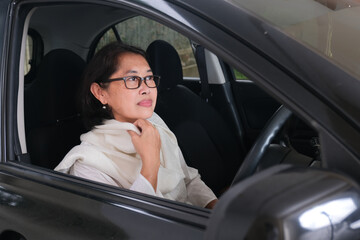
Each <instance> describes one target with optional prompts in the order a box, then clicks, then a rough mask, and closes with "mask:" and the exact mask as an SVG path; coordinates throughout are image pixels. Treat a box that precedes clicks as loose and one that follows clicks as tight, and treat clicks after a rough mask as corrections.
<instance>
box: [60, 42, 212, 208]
mask: <svg viewBox="0 0 360 240" xmlns="http://www.w3.org/2000/svg"><path fill="white" fill-rule="evenodd" d="M159 80H160V77H158V76H153V75H152V71H151V69H150V67H149V64H148V62H147V60H146V57H145V52H144V51H143V50H141V49H138V48H136V47H132V46H128V45H124V44H122V43H118V42H115V43H112V44H109V45H107V46H105V47H104V48H103V49H101V50H100V51H99V52H98V53H97V54H96V55H95V57H94V58H93V59H92V61H91V62H90V63H89V65H88V67H87V69H86V70H85V73H84V78H83V87H82V90H83V93H82V98H81V99H82V110H83V116H84V117H85V120H86V122H85V124H86V127H87V128H88V129H89V130H90V131H89V132H87V133H85V134H83V135H81V144H80V145H78V146H76V147H74V148H73V149H72V150H71V151H70V152H69V153H68V154H67V155H66V156H65V158H64V159H63V160H62V161H61V163H60V164H59V165H58V166H57V167H56V168H55V170H57V171H61V172H65V173H70V174H72V175H75V176H79V177H83V178H87V179H90V180H94V181H98V182H102V183H106V184H111V185H115V186H120V187H123V188H127V189H131V190H135V191H139V192H143V193H146V194H151V195H156V196H159V197H164V198H167V199H171V200H175V201H181V202H186V203H189V204H193V205H197V206H201V207H207V208H212V207H213V206H214V205H215V203H216V202H217V199H216V196H215V195H214V193H213V192H212V191H211V190H210V189H209V188H208V187H207V186H206V185H205V184H204V182H202V181H201V179H200V176H199V174H198V172H197V170H195V169H193V168H190V167H188V166H187V165H186V163H185V161H184V158H183V156H182V153H181V151H180V148H179V147H178V144H177V140H176V137H175V135H174V134H173V133H172V132H171V131H170V130H169V128H168V127H167V126H166V124H165V123H164V122H163V121H162V119H161V118H160V117H159V116H158V115H157V114H156V113H154V108H155V104H156V98H157V88H156V87H157V85H158V83H159Z"/></svg>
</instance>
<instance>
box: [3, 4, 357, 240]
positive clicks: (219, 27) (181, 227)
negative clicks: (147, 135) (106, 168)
mask: <svg viewBox="0 0 360 240" xmlns="http://www.w3.org/2000/svg"><path fill="white" fill-rule="evenodd" d="M359 13H360V5H359V3H358V2H357V1H355V0H332V1H326V0H312V1H311V0H297V1H295V0H251V1H248V0H226V1H225V0H197V1H190V0H154V1H151V0H107V1H101V0H77V1H66V0H64V1H58V0H56V1H55V0H41V1H40V0H16V1H15V0H1V1H0V30H1V32H2V36H1V38H0V49H1V51H0V56H1V57H0V59H1V65H0V73H1V74H0V86H1V91H0V102H1V104H0V114H1V118H0V125H1V130H0V142H1V145H0V154H1V161H0V212H1V215H0V240H5V239H6V240H7V239H18V240H20V239H22V240H23V239H26V240H32V239H68V240H70V239H359V236H360V185H359V184H360V174H359V172H360V114H359V113H360V100H359V99H360V98H359V93H360V68H359V66H360V50H359V48H358V47H356V46H357V43H358V42H359V41H360V29H359V27H358V22H359V16H360V14H359ZM112 41H122V42H125V43H127V44H131V45H136V46H139V47H141V48H143V49H144V50H146V51H147V54H148V58H149V63H150V65H151V67H152V70H153V72H154V73H156V74H159V75H160V76H161V83H160V86H159V94H158V103H157V107H156V109H155V112H157V113H158V114H159V115H160V116H161V117H162V118H163V119H164V121H165V122H166V123H167V124H168V126H169V128H170V129H171V130H172V131H173V132H174V133H175V135H176V137H177V139H178V142H179V146H180V148H181V150H182V152H183V154H184V157H185V160H186V162H187V164H188V165H189V166H193V167H195V168H197V169H198V170H199V173H200V175H201V176H202V179H203V181H204V182H205V183H206V184H207V185H208V186H209V187H210V188H211V189H212V190H213V191H214V192H215V193H216V195H217V196H218V198H219V201H218V203H217V204H216V206H215V208H214V209H212V210H209V209H204V208H200V207H196V206H192V205H189V204H185V203H179V202H176V201H171V200H167V199H162V198H159V197H155V196H150V195H146V194H143V193H140V192H136V191H131V190H128V189H122V188H118V187H114V186H110V185H106V184H102V183H98V182H94V181H90V180H87V179H83V178H79V177H75V176H72V175H68V174H64V173H60V172H57V171H54V168H55V167H56V165H57V164H58V163H59V162H60V161H61V159H62V158H63V157H64V156H65V154H66V153H67V152H68V151H69V150H70V149H71V148H72V147H74V146H75V145H77V144H79V143H80V135H81V134H82V133H84V132H85V129H84V126H83V125H82V121H81V120H82V119H81V113H80V111H79V108H78V107H77V101H79V94H78V88H79V84H80V79H81V75H82V73H83V70H84V67H85V66H86V64H87V63H88V62H89V60H90V59H91V58H92V57H93V56H94V54H95V53H96V52H97V51H98V50H99V49H100V48H101V47H103V46H105V45H106V44H108V43H110V42H112ZM159 56H160V57H159ZM156 59H158V60H156ZM159 59H160V60H159Z"/></svg>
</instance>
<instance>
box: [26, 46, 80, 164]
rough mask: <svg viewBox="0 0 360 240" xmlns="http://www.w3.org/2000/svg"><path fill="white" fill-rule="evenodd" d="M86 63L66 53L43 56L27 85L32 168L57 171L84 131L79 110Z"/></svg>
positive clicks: (52, 53)
mask: <svg viewBox="0 0 360 240" xmlns="http://www.w3.org/2000/svg"><path fill="white" fill-rule="evenodd" d="M84 67H85V61H84V60H83V59H82V58H80V57H79V56H78V55H76V54H75V53H73V52H71V51H69V50H66V49H56V50H52V51H50V52H49V53H48V54H46V55H45V56H44V58H43V59H42V62H41V63H40V65H39V69H38V71H37V76H36V77H35V79H34V80H33V81H32V82H31V83H30V84H28V85H25V90H24V91H25V92H24V107H25V132H26V143H27V149H28V153H29V155H30V160H31V163H32V164H35V165H38V166H42V167H46V168H54V167H55V166H56V165H57V164H58V163H59V162H60V161H61V160H62V158H63V157H64V156H65V154H66V153H67V152H68V151H69V150H70V149H71V148H72V147H73V146H75V145H77V144H79V143H80V134H81V133H82V132H83V131H84V129H83V127H82V123H81V119H80V115H79V111H78V108H77V106H78V105H77V101H78V99H77V98H78V88H79V85H80V78H81V75H82V72H83V70H84Z"/></svg>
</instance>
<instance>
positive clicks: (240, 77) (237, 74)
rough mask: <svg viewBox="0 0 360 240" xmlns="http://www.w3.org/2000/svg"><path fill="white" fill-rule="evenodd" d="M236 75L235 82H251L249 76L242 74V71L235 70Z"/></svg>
mask: <svg viewBox="0 0 360 240" xmlns="http://www.w3.org/2000/svg"><path fill="white" fill-rule="evenodd" d="M233 72H234V75H235V80H249V78H248V77H247V76H245V75H244V74H243V73H241V72H240V71H238V70H236V69H233Z"/></svg>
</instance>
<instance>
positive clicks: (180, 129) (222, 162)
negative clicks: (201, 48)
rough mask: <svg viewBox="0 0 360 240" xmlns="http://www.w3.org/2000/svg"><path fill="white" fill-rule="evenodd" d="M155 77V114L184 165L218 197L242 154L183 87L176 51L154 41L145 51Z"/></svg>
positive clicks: (221, 123) (209, 110) (211, 112)
mask: <svg viewBox="0 0 360 240" xmlns="http://www.w3.org/2000/svg"><path fill="white" fill-rule="evenodd" d="M146 52H147V55H148V60H149V64H150V66H151V69H152V71H153V73H154V74H156V75H159V76H161V81H160V86H159V87H158V99H157V104H156V108H155V112H156V113H157V114H159V116H161V118H163V120H164V121H165V123H166V124H167V125H168V126H169V128H170V129H171V130H172V131H173V132H174V133H175V135H176V137H177V139H178V143H179V146H180V148H181V150H182V153H183V155H184V158H185V160H186V162H187V164H188V165H189V166H191V167H194V168H197V169H198V170H199V173H200V174H201V178H202V180H203V181H204V182H205V183H206V184H207V185H208V186H209V187H210V188H211V189H212V190H213V191H214V192H215V194H217V195H218V196H219V195H220V194H221V193H222V192H223V191H224V190H225V189H226V187H228V186H229V185H230V184H231V181H232V179H233V177H234V176H235V174H236V171H237V170H238V168H239V166H240V164H241V162H242V160H243V158H244V153H243V152H242V151H241V147H240V146H239V144H238V139H237V138H236V136H235V134H234V132H232V131H230V129H231V128H229V126H228V125H227V124H226V122H225V120H224V119H223V118H222V116H221V115H220V114H219V113H218V112H217V111H216V110H215V109H214V108H213V107H212V106H211V105H209V104H208V103H207V102H205V101H204V100H203V99H202V98H201V97H199V96H198V95H196V94H195V93H193V92H192V91H191V90H189V89H188V88H187V87H185V86H184V85H181V81H183V73H182V66H181V61H180V57H179V55H178V53H177V52H176V50H175V48H174V47H173V46H171V45H170V44H169V43H167V42H165V41H162V40H156V41H154V42H152V43H151V44H150V45H149V47H148V48H147V51H146Z"/></svg>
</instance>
